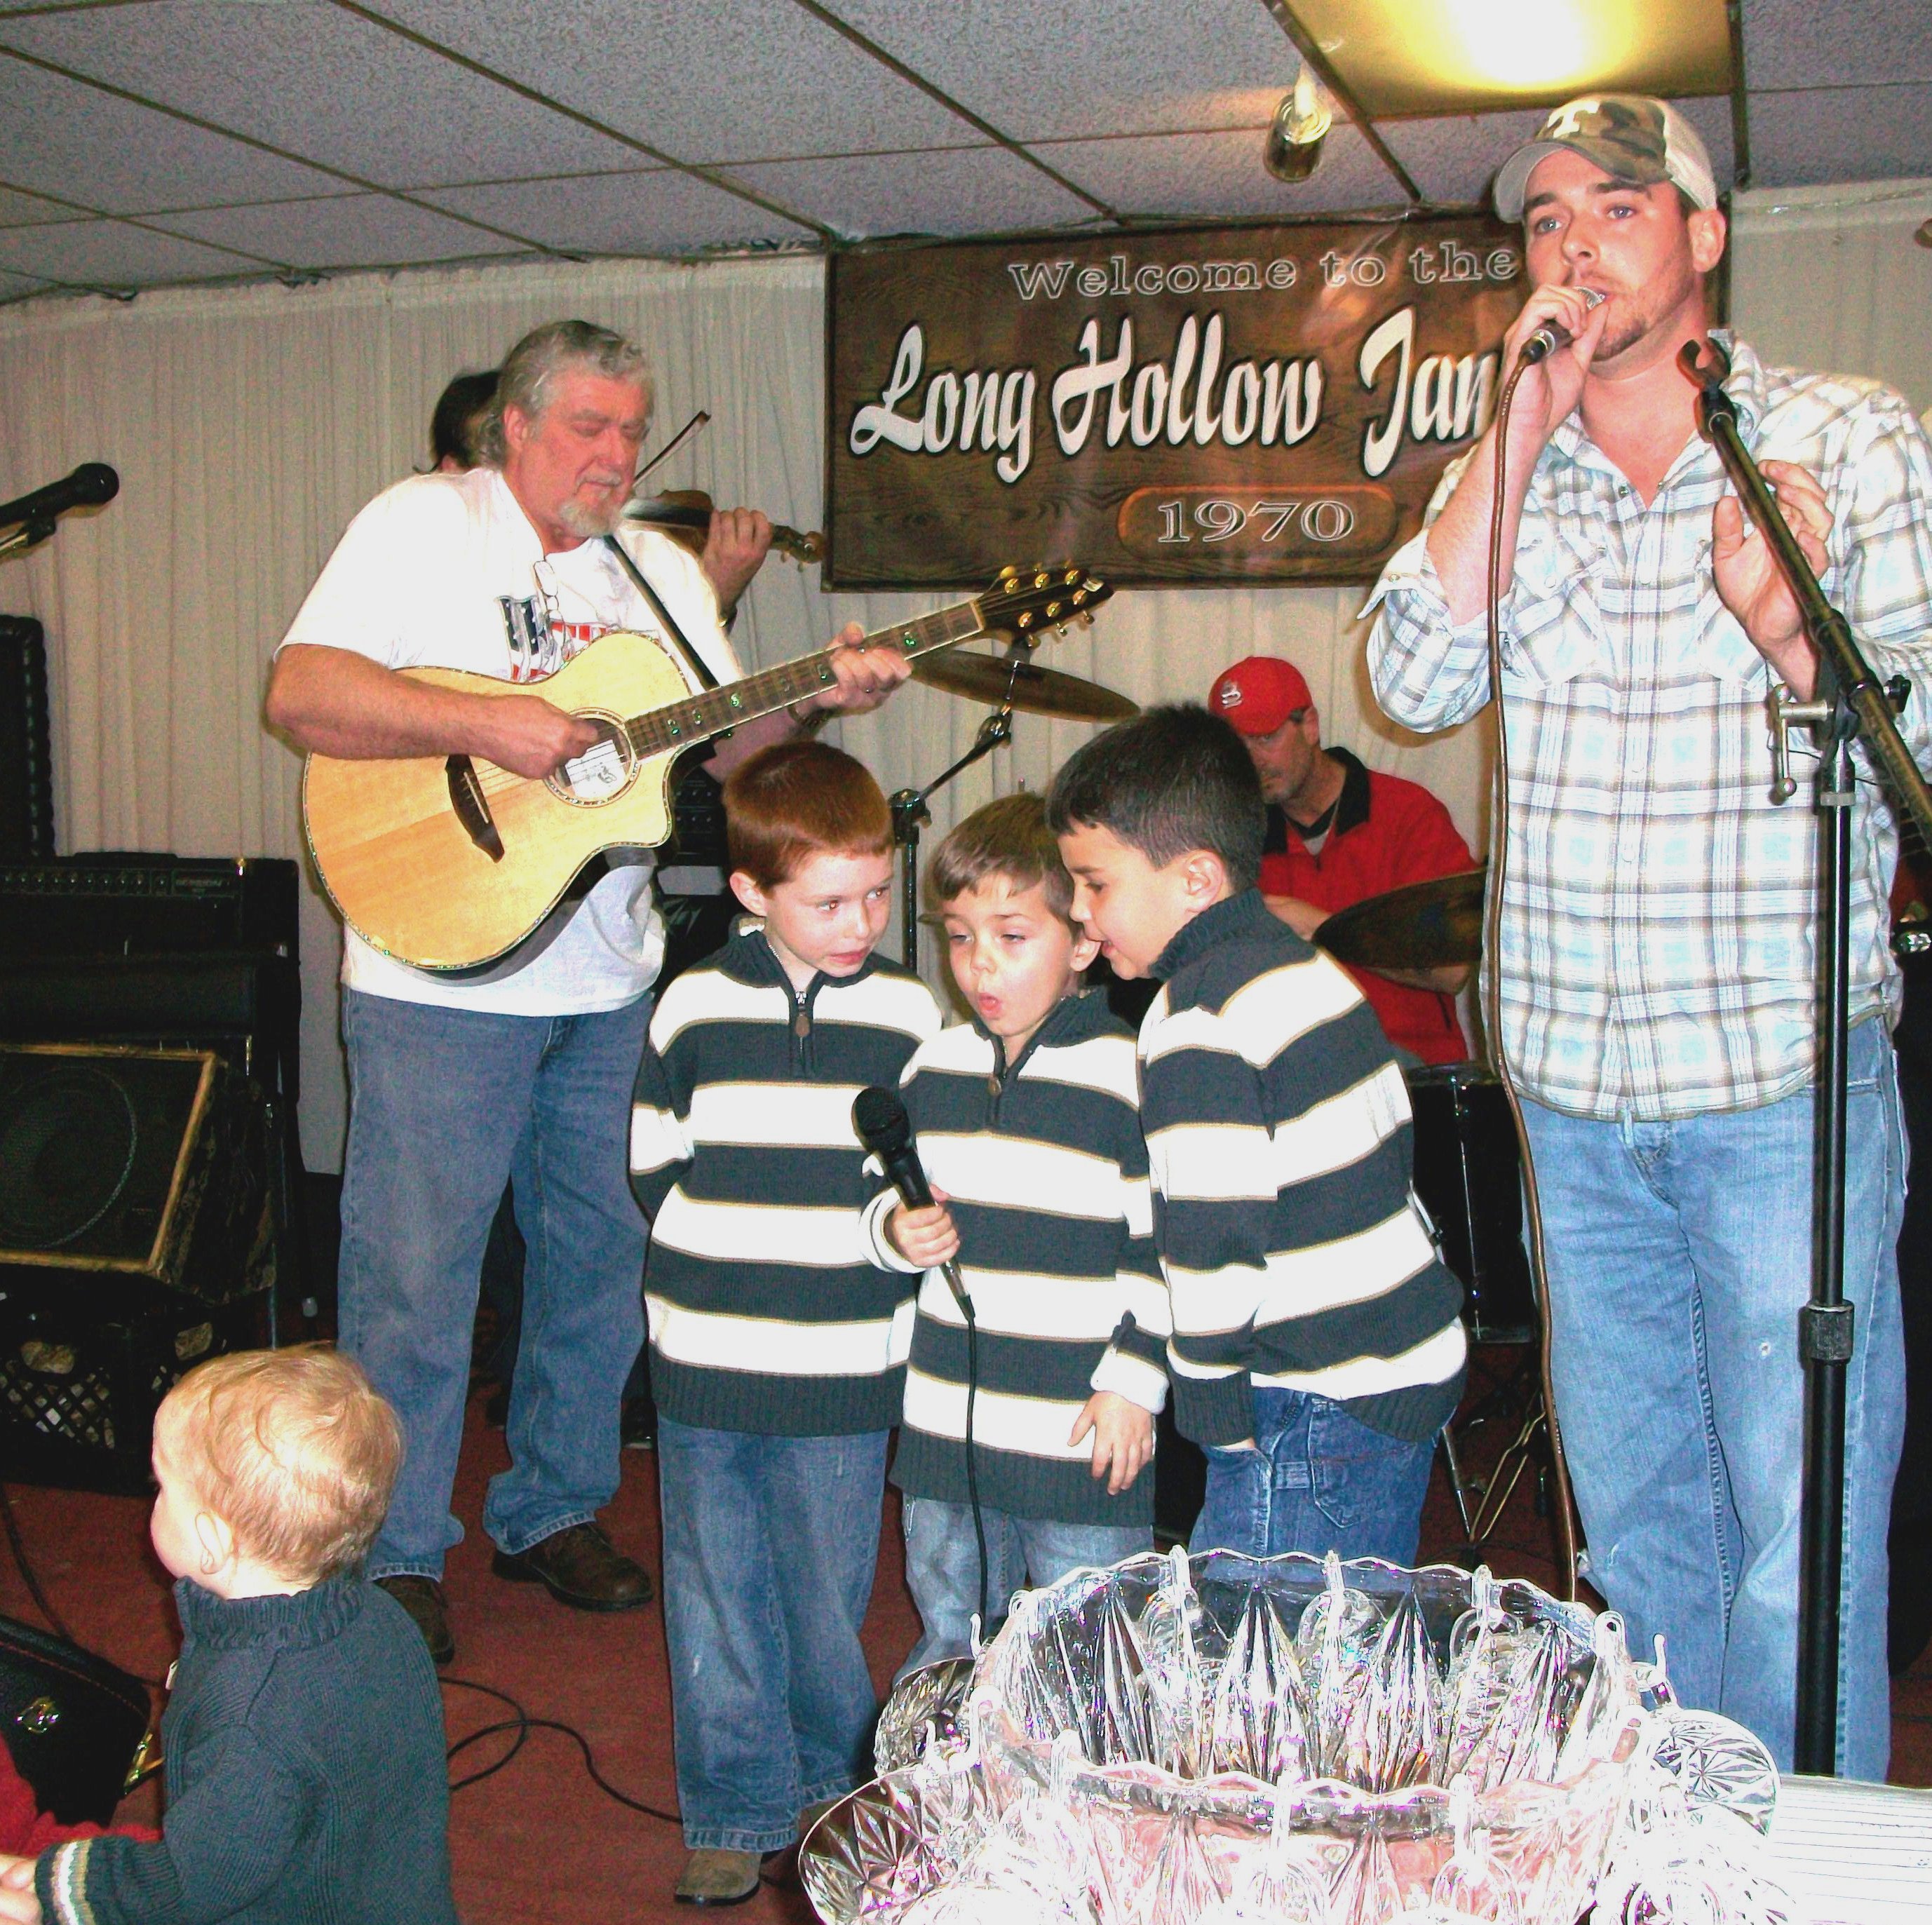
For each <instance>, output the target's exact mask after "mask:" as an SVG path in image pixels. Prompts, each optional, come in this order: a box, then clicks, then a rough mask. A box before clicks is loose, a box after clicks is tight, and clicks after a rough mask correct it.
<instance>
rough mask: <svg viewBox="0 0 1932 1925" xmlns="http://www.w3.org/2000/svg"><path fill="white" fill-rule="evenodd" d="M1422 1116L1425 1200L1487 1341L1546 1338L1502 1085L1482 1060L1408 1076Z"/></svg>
mask: <svg viewBox="0 0 1932 1925" xmlns="http://www.w3.org/2000/svg"><path fill="white" fill-rule="evenodd" d="M1406 1081H1407V1082H1408V1084H1409V1102H1410V1105H1411V1107H1412V1108H1413V1109H1414V1111H1415V1193H1416V1195H1418V1197H1420V1198H1421V1200H1422V1205H1423V1207H1424V1209H1425V1210H1427V1211H1428V1213H1429V1214H1430V1216H1431V1217H1432V1218H1433V1219H1434V1222H1435V1224H1436V1231H1437V1232H1438V1234H1439V1236H1440V1237H1441V1240H1442V1260H1443V1261H1444V1262H1445V1263H1446V1264H1448V1266H1449V1267H1450V1268H1451V1270H1454V1272H1455V1273H1456V1274H1457V1276H1459V1277H1460V1278H1461V1279H1462V1280H1463V1291H1464V1292H1465V1297H1464V1309H1463V1315H1464V1317H1465V1318H1466V1320H1467V1321H1468V1324H1469V1334H1470V1336H1472V1338H1473V1339H1475V1342H1478V1343H1523V1342H1528V1341H1529V1340H1530V1339H1532V1337H1534V1336H1535V1334H1536V1297H1535V1291H1534V1290H1533V1289H1532V1288H1531V1285H1530V1276H1529V1252H1528V1251H1527V1250H1526V1249H1525V1248H1524V1246H1523V1166H1522V1161H1521V1159H1520V1157H1519V1156H1518V1155H1517V1142H1516V1130H1515V1128H1514V1125H1513V1124H1512V1123H1511V1121H1510V1113H1509V1102H1508V1099H1507V1098H1506V1097H1505V1096H1504V1094H1503V1090H1502V1084H1499V1082H1498V1081H1496V1078H1495V1077H1494V1076H1493V1075H1491V1074H1490V1072H1489V1071H1488V1070H1487V1069H1484V1067H1483V1066H1482V1065H1481V1063H1440V1064H1435V1065H1431V1066H1427V1067H1425V1068H1420V1069H1411V1070H1409V1072H1406Z"/></svg>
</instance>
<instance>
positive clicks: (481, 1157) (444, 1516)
mask: <svg viewBox="0 0 1932 1925" xmlns="http://www.w3.org/2000/svg"><path fill="white" fill-rule="evenodd" d="M649 1014H650V1009H649V999H648V998H646V999H645V1000H641V1001H639V1002H636V1003H631V1004H629V1005H628V1006H626V1007H625V1008H624V1009H613V1010H610V1011H608V1012H604V1013H603V1014H600V1015H589V1016H556V1017H550V1016H496V1015H480V1014H478V1013H477V1012H473V1011H471V1010H466V1009H440V1008H437V1007H434V1006H431V1005H430V1004H428V1003H403V1002H399V1001H398V1000H395V998H394V997H383V996H368V995H364V994H359V993H358V992H357V991H354V990H350V991H345V992H344V995H343V998H342V1035H343V1040H344V1043H345V1044H346V1045H347V1049H348V1054H349V1091H350V1097H349V1148H348V1155H347V1160H346V1162H345V1165H344V1170H343V1179H342V1259H341V1272H340V1285H339V1290H340V1296H341V1306H340V1307H341V1318H340V1321H341V1339H342V1347H343V1348H344V1350H345V1351H347V1352H348V1353H349V1354H350V1356H352V1357H355V1358H356V1360H358V1361H359V1363H361V1364H362V1367H363V1368H364V1369H365V1370H367V1371H368V1373H369V1376H370V1379H371V1381H372V1382H373V1383H374V1384H375V1386H376V1388H377V1390H380V1391H381V1392H382V1393H383V1396H386V1397H387V1398H388V1399H389V1401H390V1402H391V1403H392V1404H393V1405H395V1407H396V1409H397V1411H398V1414H400V1415H401V1418H402V1420H403V1437H404V1445H405V1449H404V1457H403V1468H402V1474H401V1477H398V1480H397V1481H396V1491H395V1497H394V1498H392V1500H391V1502H390V1505H389V1519H388V1521H387V1522H386V1523H385V1524H384V1525H383V1531H382V1534H381V1536H380V1537H378V1538H377V1540H376V1544H375V1547H374V1550H373V1551H372V1552H371V1555H370V1560H369V1571H370V1575H371V1576H372V1577H387V1576H393V1575H395V1574H397V1573H415V1574H416V1575H418V1576H423V1577H440V1576H442V1575H443V1554H444V1552H446V1551H447V1550H448V1549H449V1548H450V1546H452V1545H453V1544H458V1543H461V1542H462V1539H463V1527H462V1526H461V1525H459V1524H458V1522H457V1521H456V1519H455V1518H454V1517H453V1516H452V1515H451V1514H450V1509H449V1495H450V1491H451V1488H452V1486H453V1484H454V1483H455V1477H456V1457H457V1451H458V1447H459V1445H460V1443H461V1441H462V1436H463V1401H464V1399H465V1397H466V1396H467V1394H468V1391H469V1353H470V1341H471V1334H472V1330H473V1327H474V1326H475V1320H476V1291H477V1278H478V1272H479V1270H480V1269H481V1265H482V1261H483V1251H484V1246H485V1244H486V1243H487V1242H488V1241H489V1237H490V1219H491V1218H492V1217H493V1216H494V1215H495V1214H496V1204H497V1201H498V1200H499V1198H501V1197H502V1194H503V1184H504V1180H505V1178H508V1180H510V1183H511V1186H512V1188H513V1189H514V1192H515V1196H516V1209H517V1224H518V1226H519V1227H520V1228H521V1230H522V1231H523V1239H524V1242H525V1243H526V1245H527V1246H528V1255H527V1256H526V1259H525V1262H524V1267H523V1326H522V1330H521V1332H520V1336H519V1338H518V1341H517V1365H516V1373H515V1381H514V1388H513V1389H512V1391H511V1397H510V1413H509V1422H508V1426H507V1429H506V1438H507V1441H508V1445H509V1450H510V1468H509V1469H508V1470H507V1471H503V1472H502V1473H500V1474H499V1475H498V1476H496V1477H493V1478H492V1479H491V1480H490V1491H489V1496H488V1498H487V1501H485V1503H484V1507H483V1525H484V1529H485V1530H486V1531H488V1532H489V1534H490V1537H493V1539H494V1540H496V1543H497V1544H498V1545H499V1546H501V1547H502V1549H504V1550H505V1551H508V1552H520V1551H526V1550H528V1549H529V1547H530V1546H532V1544H535V1543H538V1542H539V1541H540V1540H542V1539H544V1538H545V1537H549V1536H550V1535H551V1534H552V1533H553V1532H555V1531H561V1530H562V1529H563V1528H565V1526H566V1525H572V1524H581V1523H584V1522H587V1521H588V1520H589V1519H592V1518H593V1517H595V1516H596V1514H597V1513H598V1510H601V1508H602V1507H603V1506H604V1505H605V1504H607V1503H609V1502H610V1498H611V1497H612V1496H613V1494H614V1493H615V1492H616V1489H617V1475H618V1461H619V1442H618V1434H617V1433H618V1414H617V1413H618V1393H619V1391H620V1390H621V1389H622V1386H623V1382H624V1377H625V1372H628V1370H629V1369H630V1367H631V1364H632V1363H633V1362H634V1360H635V1359H636V1357H637V1351H638V1347H639V1345H640V1344H641V1343H642V1342H643V1309H642V1305H641V1302H640V1296H639V1286H640V1281H641V1279H642V1277H643V1264H644V1243H645V1230H644V1222H643V1218H642V1216H640V1214H639V1213H638V1210H637V1203H636V1201H635V1199H634V1198H633V1197H632V1196H631V1190H630V1179H629V1174H628V1171H629V1167H630V1158H629V1135H630V1115H631V1088H632V1086H633V1084H634V1081H635V1078H636V1075H637V1060H638V1057H639V1056H640V1054H641V1053H642V1051H643V1038H644V1027H645V1024H646V1022H647V1021H649Z"/></svg>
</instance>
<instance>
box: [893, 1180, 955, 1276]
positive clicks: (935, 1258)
mask: <svg viewBox="0 0 1932 1925" xmlns="http://www.w3.org/2000/svg"><path fill="white" fill-rule="evenodd" d="M932 1198H933V1200H932V1204H931V1206H930V1207H929V1208H927V1209H925V1210H909V1209H908V1208H907V1207H906V1206H905V1205H904V1204H899V1205H898V1207H897V1208H896V1209H895V1210H892V1212H891V1213H889V1215H888V1216H886V1237H887V1239H888V1240H889V1242H890V1243H891V1244H892V1248H893V1249H895V1250H896V1251H898V1253H899V1255H901V1256H902V1257H903V1258H905V1260H906V1261H907V1263H909V1264H918V1265H919V1268H920V1269H921V1270H934V1269H936V1268H938V1266H939V1265H940V1264H945V1263H950V1262H951V1261H953V1258H955V1257H956V1256H957V1255H959V1231H958V1230H956V1228H954V1227H953V1213H952V1212H951V1211H950V1210H948V1209H947V1207H946V1206H947V1204H949V1203H950V1202H951V1201H952V1200H953V1199H952V1198H950V1197H949V1196H948V1195H947V1194H946V1192H944V1190H943V1189H941V1188H940V1187H939V1186H938V1184H936V1183H935V1185H934V1186H933V1189H932Z"/></svg>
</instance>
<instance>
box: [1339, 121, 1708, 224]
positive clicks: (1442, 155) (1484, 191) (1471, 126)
mask: <svg viewBox="0 0 1932 1925" xmlns="http://www.w3.org/2000/svg"><path fill="white" fill-rule="evenodd" d="M1673 105H1675V106H1676V109H1677V110H1678V112H1680V113H1681V114H1682V115H1683V116H1684V117H1685V119H1686V120H1688V121H1689V122H1690V123H1691V125H1692V126H1693V127H1694V128H1696V130H1697V135H1698V137H1699V139H1701V140H1702V141H1703V143H1704V145H1705V146H1706V148H1707V149H1708V150H1709V153H1710V156H1711V165H1712V169H1714V170H1715V172H1716V175H1717V177H1718V186H1719V187H1729V186H1730V184H1731V176H1732V173H1733V166H1732V161H1731V106H1730V99H1729V97H1710V98H1702V99H1697V100H1678V101H1676V102H1674V103H1673ZM1543 121H1544V115H1543V113H1542V112H1541V109H1532V110H1530V111H1529V112H1523V113H1501V114H1466V115H1452V116H1449V117H1447V118H1443V119H1440V120H1385V121H1377V122H1376V127H1377V128H1378V129H1379V131H1380V133H1381V134H1382V138H1383V139H1385V140H1386V141H1387V142H1388V144H1389V146H1390V148H1391V150H1392V151H1394V154H1395V156H1396V157H1397V159H1398V160H1400V161H1401V162H1402V163H1403V166H1406V168H1407V169H1409V172H1410V173H1411V174H1412V175H1414V176H1415V183H1416V184H1417V186H1418V187H1421V190H1422V191H1423V193H1424V194H1425V195H1426V196H1427V197H1428V198H1429V199H1431V200H1433V201H1446V202H1478V203H1484V204H1486V203H1487V201H1488V199H1489V192H1490V181H1491V180H1492V179H1493V178H1494V177H1495V175H1496V169H1498V168H1499V167H1500V166H1502V163H1504V162H1505V160H1508V158H1509V157H1510V155H1511V154H1512V153H1513V152H1514V151H1515V150H1516V148H1518V147H1520V145H1522V144H1523V142H1525V141H1526V140H1528V139H1530V138H1531V137H1532V136H1533V135H1534V134H1535V132H1536V130H1537V129H1538V127H1541V125H1542V124H1543Z"/></svg>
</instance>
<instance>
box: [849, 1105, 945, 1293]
mask: <svg viewBox="0 0 1932 1925" xmlns="http://www.w3.org/2000/svg"><path fill="white" fill-rule="evenodd" d="M852 1127H853V1129H854V1130H856V1132H858V1137H859V1141H860V1142H861V1143H862V1144H864V1145H865V1147H866V1148H867V1149H868V1150H870V1151H871V1153H872V1154H873V1155H874V1156H876V1157H877V1159H879V1162H880V1165H882V1166H883V1168H884V1170H885V1173H886V1182H887V1183H890V1184H891V1185H892V1188H893V1189H895V1190H897V1191H898V1193H899V1195H900V1196H901V1198H903V1199H904V1203H905V1206H906V1207H907V1209H908V1210H930V1209H931V1208H932V1186H931V1185H929V1183H927V1182H926V1170H925V1168H924V1166H923V1165H922V1164H921V1163H920V1162H919V1146H918V1145H917V1144H916V1143H914V1142H913V1140H912V1119H911V1118H910V1117H908V1116H907V1114H906V1107H905V1105H904V1103H902V1102H900V1101H899V1098H898V1091H897V1090H886V1089H882V1088H880V1087H879V1086H878V1085H877V1084H874V1085H873V1086H872V1087H871V1088H870V1089H868V1090H860V1091H859V1093H858V1095H857V1096H855V1097H853V1099H852ZM940 1269H941V1272H942V1273H944V1276H945V1278H946V1281H947V1285H948V1286H949V1287H950V1288H951V1290H952V1292H953V1296H954V1297H956V1299H957V1300H959V1303H960V1305H961V1306H962V1308H968V1307H970V1302H969V1300H968V1297H967V1295H966V1285H965V1282H963V1281H962V1279H961V1277H960V1275H959V1265H958V1264H956V1263H954V1262H952V1261H950V1260H949V1261H947V1262H945V1263H944V1264H941V1265H940Z"/></svg>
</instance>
